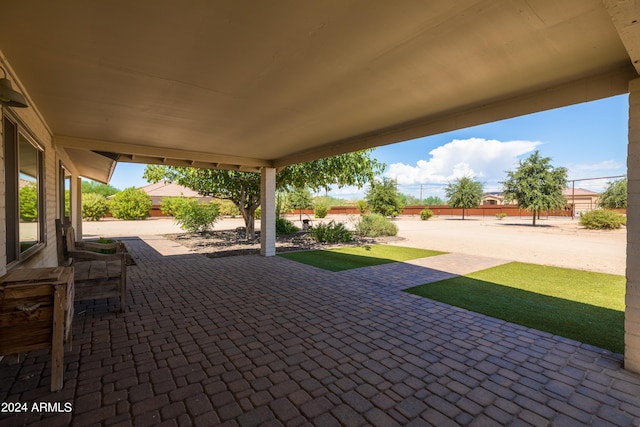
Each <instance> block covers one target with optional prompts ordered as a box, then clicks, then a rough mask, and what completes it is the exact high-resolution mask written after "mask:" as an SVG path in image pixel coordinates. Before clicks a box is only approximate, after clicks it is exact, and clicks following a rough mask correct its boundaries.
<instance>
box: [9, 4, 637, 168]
mask: <svg viewBox="0 0 640 427" xmlns="http://www.w3.org/2000/svg"><path fill="white" fill-rule="evenodd" d="M639 9H640V6H638V4H637V2H633V1H613V0H606V1H604V2H603V1H601V0H569V1H563V2H553V1H542V2H535V3H534V2H526V1H515V2H514V1H511V0H499V1H486V0H461V1H456V2H450V1H444V0H443V1H430V2H408V1H402V2H399V3H398V2H396V3H393V4H391V3H388V2H383V1H374V2H371V1H363V0H342V1H335V2H333V1H329V2H327V1H323V2H312V3H308V2H306V3H304V4H301V3H300V2H295V1H284V2H277V3H273V2H267V3H259V4H257V3H255V2H245V1H236V2H222V1H216V2H196V3H188V4H185V3H182V2H170V1H157V0H140V1H136V2H135V3H134V4H132V3H131V2H126V1H123V0H116V1H112V2H109V3H108V4H106V3H103V2H99V1H95V0H92V1H85V0H82V1H80V0H74V1H69V2H64V3H63V4H60V3H54V2H49V1H46V0H34V1H30V2H9V3H8V4H5V5H3V10H2V13H3V15H4V16H11V19H7V20H5V21H4V22H3V25H2V26H1V27H0V40H2V43H1V45H0V49H1V50H2V55H3V59H6V60H7V61H8V63H10V64H11V67H12V69H13V70H15V74H16V76H18V77H19V80H20V82H21V83H22V87H21V88H20V89H21V91H22V92H23V93H25V94H27V96H28V99H29V101H30V102H29V103H30V105H32V106H33V107H35V108H37V109H38V110H39V112H40V113H41V116H42V117H44V118H46V122H47V124H48V126H49V127H50V129H51V132H52V133H53V135H54V140H55V141H56V144H58V145H60V146H62V147H64V148H65V149H66V150H69V152H70V153H74V155H76V156H78V155H79V153H78V152H79V151H81V150H84V151H86V152H87V153H92V154H95V153H96V152H99V153H102V154H106V153H111V154H109V155H108V157H105V156H102V157H103V159H101V161H102V162H103V163H104V164H103V165H102V166H99V165H98V163H99V161H98V160H97V159H98V157H95V156H93V155H92V154H87V155H86V158H83V159H81V160H83V161H84V162H85V163H91V162H93V164H94V166H93V167H92V173H91V176H94V177H97V179H98V180H101V181H104V180H108V178H109V176H110V171H112V170H113V163H114V162H115V161H121V162H122V161H124V162H137V163H157V164H167V165H180V166H198V167H214V168H224V169H239V170H250V171H258V170H259V169H260V168H261V167H276V168H281V167H283V166H286V165H288V164H292V163H296V162H301V161H306V160H311V159H315V158H320V157H326V156H330V155H334V154H340V153H344V152H349V151H353V150H357V149H363V148H369V147H374V146H379V145H384V144H391V143H394V142H399V141H404V140H407V139H411V138H417V137H421V136H426V135H432V134H437V133H440V132H445V131H448V130H454V129H459V128H463V127H466V126H472V125H476V124H480V123H486V122H490V121H495V120H500V119H505V118H509V117H514V116H518V115H523V114H528V113H532V112H536V111H541V110H545V109H551V108H556V107H561V106H565V105H569V104H574V103H579V102H585V101H590V100H595V99H599V98H603V97H608V96H612V95H617V94H621V93H626V92H627V91H628V82H629V81H630V80H631V79H633V78H635V77H637V75H638V60H639V59H640V57H639V53H638V40H640V36H639V35H638V30H637V29H636V27H637V25H634V22H636V20H634V19H635V18H634V17H636V18H637V17H638V16H639V15H640V12H639ZM25 28H28V31H24V29H25ZM98 156H100V154H98ZM109 158H111V160H110V161H105V160H104V159H109ZM99 168H101V169H102V172H100V173H97V169H99Z"/></svg>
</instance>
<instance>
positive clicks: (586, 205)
mask: <svg viewBox="0 0 640 427" xmlns="http://www.w3.org/2000/svg"><path fill="white" fill-rule="evenodd" d="M562 195H563V196H564V197H565V199H567V204H568V205H569V206H574V207H575V213H576V214H578V213H580V212H586V211H591V210H593V209H596V208H597V207H598V197H599V196H600V194H598V193H596V192H595V191H591V190H585V189H584V188H565V189H564V190H562Z"/></svg>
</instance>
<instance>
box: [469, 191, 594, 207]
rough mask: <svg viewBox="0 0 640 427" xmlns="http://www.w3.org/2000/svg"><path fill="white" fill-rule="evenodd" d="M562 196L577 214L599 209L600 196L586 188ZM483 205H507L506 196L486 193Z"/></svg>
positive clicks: (564, 192)
mask: <svg viewBox="0 0 640 427" xmlns="http://www.w3.org/2000/svg"><path fill="white" fill-rule="evenodd" d="M562 195H563V196H564V197H565V199H567V205H569V206H575V209H576V213H579V212H585V211H590V210H593V209H595V208H597V207H598V196H599V194H598V193H596V192H594V191H590V190H585V189H584V188H565V189H564V190H562ZM481 204H482V205H507V204H514V203H505V201H504V196H503V195H502V193H499V192H492V193H485V194H484V196H482V202H481Z"/></svg>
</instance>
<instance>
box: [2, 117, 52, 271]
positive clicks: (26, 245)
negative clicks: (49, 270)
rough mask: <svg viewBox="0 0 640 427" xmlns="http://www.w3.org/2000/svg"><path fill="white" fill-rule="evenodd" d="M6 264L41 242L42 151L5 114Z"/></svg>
mask: <svg viewBox="0 0 640 427" xmlns="http://www.w3.org/2000/svg"><path fill="white" fill-rule="evenodd" d="M3 135H4V166H5V206H6V230H7V241H6V245H7V264H9V263H11V262H14V261H19V260H22V259H25V258H27V257H28V256H29V255H30V254H32V253H33V252H35V251H36V250H37V248H38V247H39V246H40V244H41V243H44V209H43V207H44V203H43V199H44V197H43V194H44V192H43V187H44V185H43V179H42V177H43V173H42V166H43V161H42V159H43V154H42V150H41V149H40V147H39V146H38V145H37V144H36V142H35V140H34V139H32V138H30V137H29V136H28V134H27V132H26V131H25V130H24V129H23V128H22V127H21V126H20V125H19V124H18V123H17V122H16V121H13V120H11V119H10V118H9V117H8V116H5V117H4V120H3Z"/></svg>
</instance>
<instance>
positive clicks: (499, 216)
mask: <svg viewBox="0 0 640 427" xmlns="http://www.w3.org/2000/svg"><path fill="white" fill-rule="evenodd" d="M506 216H507V214H506V213H504V212H500V213H497V214H496V218H498V219H502V218H504V217H506Z"/></svg>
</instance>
